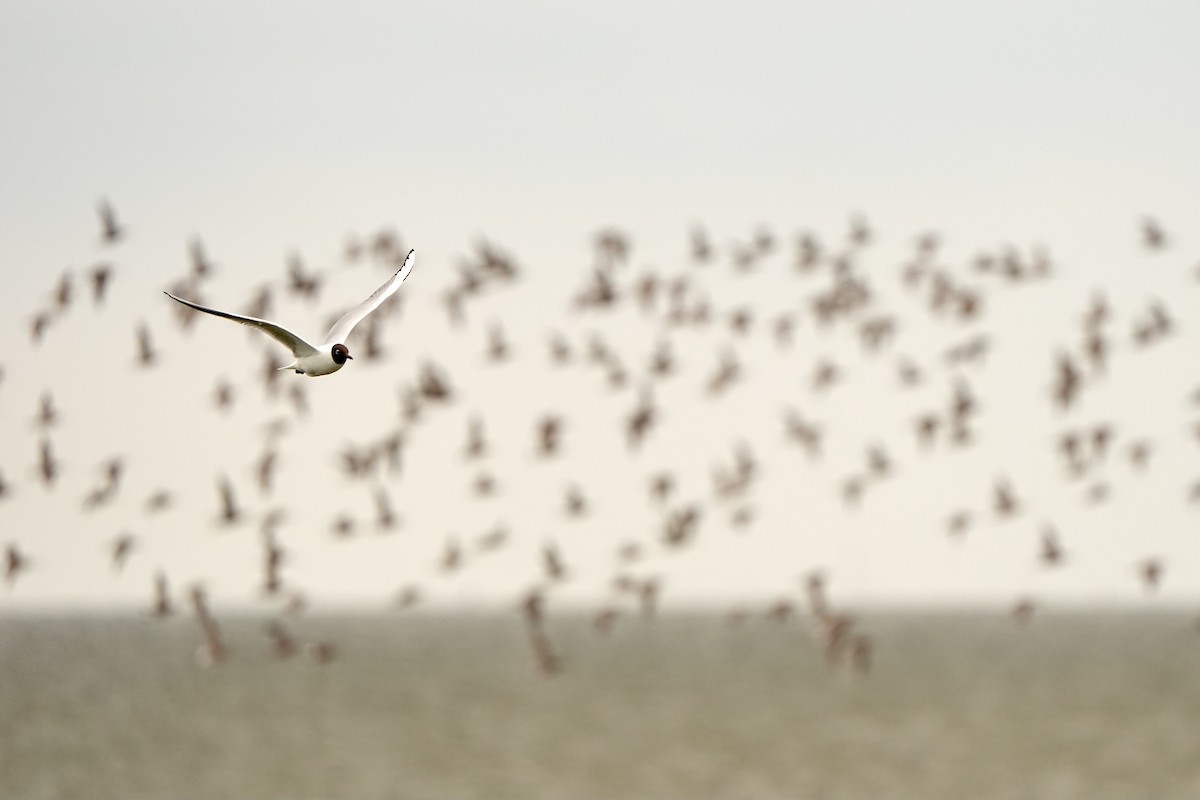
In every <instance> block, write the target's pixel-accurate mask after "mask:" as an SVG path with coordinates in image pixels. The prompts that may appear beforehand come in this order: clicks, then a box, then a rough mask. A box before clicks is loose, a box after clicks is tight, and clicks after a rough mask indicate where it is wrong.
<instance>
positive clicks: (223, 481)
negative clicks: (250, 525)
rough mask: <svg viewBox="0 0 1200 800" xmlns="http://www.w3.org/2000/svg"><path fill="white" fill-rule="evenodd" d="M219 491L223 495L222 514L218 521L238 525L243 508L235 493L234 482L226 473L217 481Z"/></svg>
mask: <svg viewBox="0 0 1200 800" xmlns="http://www.w3.org/2000/svg"><path fill="white" fill-rule="evenodd" d="M217 491H218V493H219V494H220V496H221V514H220V516H219V517H218V521H219V522H220V523H221V524H222V525H236V524H237V523H238V522H240V521H241V519H242V512H241V509H239V508H238V505H237V501H236V499H235V498H234V495H233V484H232V483H230V482H229V478H227V477H225V476H224V475H222V476H221V478H220V479H219V480H218V481H217Z"/></svg>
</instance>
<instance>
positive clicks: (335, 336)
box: [325, 250, 417, 345]
mask: <svg viewBox="0 0 1200 800" xmlns="http://www.w3.org/2000/svg"><path fill="white" fill-rule="evenodd" d="M416 253H417V251H416V250H409V251H408V257H407V258H405V259H404V264H403V265H402V266H401V267H400V269H398V270H396V274H395V275H393V276H392V277H390V278H388V280H387V283H385V284H384V285H383V286H380V287H379V288H378V289H376V290H375V293H374V294H373V295H371V296H370V297H368V298H367V299H366V300H363V301H362V302H361V303H359V304H358V305H356V306H355V307H354V308H352V309H350V310H349V311H347V312H346V313H345V314H343V315H342V318H341V319H339V320H338V321H337V322H335V323H333V327H332V328H330V329H329V334H328V335H327V336H326V337H325V344H327V345H329V344H339V343H340V344H345V342H346V337H347V336H349V335H350V331H352V330H354V326H355V325H357V324H358V323H360V322H362V321H363V319H364V318H365V317H366V316H367V314H370V313H371V312H372V311H374V310H375V309H377V308H379V306H380V304H382V303H383V301H384V300H387V299H388V298H389V297H391V296H392V295H393V294H395V292H396V290H397V289H399V288H400V284H402V283H404V279H405V278H407V277H408V273H410V272H412V268H413V261H415V260H416V257H417V256H416Z"/></svg>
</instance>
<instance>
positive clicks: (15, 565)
mask: <svg viewBox="0 0 1200 800" xmlns="http://www.w3.org/2000/svg"><path fill="white" fill-rule="evenodd" d="M28 568H29V558H28V556H26V555H25V554H24V553H22V552H21V551H20V550H19V549H18V548H17V546H16V545H15V544H11V543H10V544H8V545H7V546H6V547H5V548H4V581H5V583H7V584H8V586H9V588H12V587H13V586H15V585H16V583H17V578H18V577H19V576H20V575H21V573H22V572H24V571H25V570H27V569H28Z"/></svg>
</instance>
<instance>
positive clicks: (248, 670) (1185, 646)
mask: <svg viewBox="0 0 1200 800" xmlns="http://www.w3.org/2000/svg"><path fill="white" fill-rule="evenodd" d="M267 622H268V621H267V620H266V619H265V618H263V617H260V616H254V615H242V616H239V615H232V614H231V615H225V616H221V617H220V620H219V624H220V627H221V632H222V636H223V637H224V639H225V640H226V642H227V646H228V652H227V657H226V658H225V659H224V660H223V661H222V662H221V663H219V664H216V665H212V666H204V665H203V663H202V661H201V660H199V659H198V658H197V646H198V645H199V644H200V643H201V642H202V641H203V639H202V636H201V632H200V628H199V626H198V625H197V623H196V622H195V620H194V619H192V618H189V617H187V616H182V615H181V616H177V617H175V618H171V619H167V620H162V621H159V620H152V619H149V618H145V617H141V616H136V615H125V616H122V615H113V616H97V615H65V616H55V615H48V614H10V615H6V616H0V798H29V799H30V800H32V799H33V798H123V799H125V800H133V799H134V798H156V799H158V798H206V800H217V799H219V798H530V799H532V798H581V799H590V798H680V799H683V798H731V799H732V798H746V799H747V800H750V799H754V798H789V799H793V800H795V799H803V798H829V799H831V800H832V799H833V798H848V799H853V800H861V799H862V798H912V799H913V800H937V799H938V798H946V799H947V800H968V799H971V798H975V799H977V800H999V799H1000V798H1011V799H1012V800H1030V799H1033V798H1062V799H1064V800H1065V799H1066V798H1079V800H1102V799H1103V798H1113V800H1148V799H1150V798H1180V799H1183V798H1200V628H1198V627H1197V624H1196V619H1195V616H1194V615H1186V614H1182V613H1181V614H1172V613H1157V612H1156V613H1132V612H1128V613H1126V612H1104V613H1100V612H1095V613H1093V612H1087V613H1084V612H1078V613H1059V614H1039V615H1037V616H1035V617H1034V618H1033V619H1032V620H1030V621H1028V623H1027V624H1018V623H1015V622H1014V621H1013V620H1011V619H1009V618H1008V617H1007V616H1005V615H1003V614H988V613H975V612H970V613H968V612H961V613H960V612H941V611H939V612H886V613H882V612H880V613H863V614H860V615H859V616H858V619H857V622H856V629H857V630H860V631H862V632H863V633H865V634H866V635H868V636H869V637H870V641H871V644H872V646H871V650H870V659H869V665H868V664H866V663H865V662H864V663H860V665H859V667H860V668H859V669H852V668H850V667H849V666H848V665H846V664H842V663H830V661H829V660H828V659H827V658H826V655H825V653H824V651H823V649H822V648H821V646H820V643H819V642H818V641H817V640H816V639H815V638H814V637H813V635H812V632H811V630H810V629H809V627H808V626H807V625H806V624H805V623H804V621H803V620H802V619H796V618H792V619H785V620H782V621H780V620H770V619H766V618H761V619H760V618H750V619H744V620H740V621H736V622H733V621H731V620H730V618H728V617H726V616H724V615H718V614H708V613H690V612H689V613H662V614H660V615H658V616H656V617H653V618H642V617H626V618H618V619H617V620H616V621H615V623H614V624H613V626H612V627H611V629H609V630H607V631H605V630H602V629H599V628H597V627H596V626H595V625H594V624H593V620H592V619H591V618H590V617H589V616H586V615H574V614H561V615H552V616H549V617H548V618H546V619H545V620H544V622H543V625H542V630H543V634H544V638H543V641H544V642H548V643H549V646H550V648H551V649H552V651H553V654H554V657H555V658H556V659H557V662H556V663H557V669H556V670H554V671H551V672H547V671H545V670H543V669H541V668H540V667H539V661H538V660H537V659H536V658H535V656H534V651H533V649H532V648H531V637H530V632H529V629H528V627H527V624H526V623H525V622H524V621H523V620H522V619H521V618H520V617H519V616H517V615H516V614H515V613H513V614H500V613H496V614H485V613H478V614H474V613H461V614H449V613H445V614H443V613H432V612H426V613H416V614H390V615H389V614H378V615H371V614H327V615H323V616H322V615H313V616H303V617H300V618H297V619H294V620H288V621H287V623H286V624H287V625H288V627H289V629H290V630H291V631H292V632H293V633H294V634H295V636H296V639H297V641H298V642H299V643H300V645H299V647H298V648H297V652H296V654H295V655H292V656H290V657H281V656H280V655H279V654H278V653H276V652H273V651H272V648H271V647H270V645H269V640H268V637H267V635H266V626H267ZM315 643H325V644H326V647H324V648H323V649H322V650H321V652H322V653H323V654H324V655H325V658H324V659H318V658H314V657H313V656H312V654H313V653H314V652H317V651H316V649H314V645H315Z"/></svg>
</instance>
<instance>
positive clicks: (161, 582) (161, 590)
mask: <svg viewBox="0 0 1200 800" xmlns="http://www.w3.org/2000/svg"><path fill="white" fill-rule="evenodd" d="M151 613H153V614H154V616H156V617H158V618H159V619H162V618H163V617H169V616H170V615H171V614H173V613H175V608H174V606H173V605H172V604H171V594H170V592H169V591H168V590H167V575H166V573H165V572H163V571H162V570H158V571H157V572H155V573H154V604H153V606H151Z"/></svg>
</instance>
